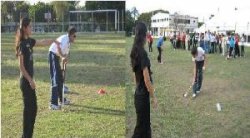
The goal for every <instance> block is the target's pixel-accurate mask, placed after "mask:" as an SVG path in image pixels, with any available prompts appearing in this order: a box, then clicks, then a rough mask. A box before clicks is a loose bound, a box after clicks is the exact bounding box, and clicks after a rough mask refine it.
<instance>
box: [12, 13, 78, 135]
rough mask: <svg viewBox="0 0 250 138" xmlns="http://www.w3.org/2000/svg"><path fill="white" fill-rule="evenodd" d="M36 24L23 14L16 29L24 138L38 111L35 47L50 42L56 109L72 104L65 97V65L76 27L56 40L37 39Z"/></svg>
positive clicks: (51, 72)
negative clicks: (63, 91) (63, 93)
mask: <svg viewBox="0 0 250 138" xmlns="http://www.w3.org/2000/svg"><path fill="white" fill-rule="evenodd" d="M31 33H32V25H31V20H30V19H29V18H22V19H21V22H20V27H19V28H18V30H17V32H16V48H15V50H16V57H17V58H18V60H19V68H20V89H21V91H22V96H23V103H24V110H23V134H22V137H23V138H31V137H32V135H33V129H34V124H35V119H36V115H37V98H36V84H35V81H34V67H33V48H34V47H37V46H50V48H49V64H50V79H51V104H50V106H49V108H50V109H52V110H59V109H60V105H59V104H58V99H59V100H60V102H62V104H65V105H66V104H69V101H68V100H67V99H63V98H62V89H63V88H62V82H63V77H62V69H63V68H61V65H60V61H62V62H63V66H64V65H65V64H67V61H68V60H67V59H68V54H69V48H70V44H71V43H73V42H74V40H75V38H76V29H75V28H74V27H70V28H69V30H68V34H65V35H62V36H60V37H59V38H57V39H56V40H53V39H44V40H36V39H33V38H31Z"/></svg>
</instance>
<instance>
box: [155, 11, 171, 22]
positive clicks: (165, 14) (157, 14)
mask: <svg viewBox="0 0 250 138" xmlns="http://www.w3.org/2000/svg"><path fill="white" fill-rule="evenodd" d="M166 17H169V14H168V13H162V12H159V13H156V14H155V15H153V16H152V17H151V20H155V19H163V18H166Z"/></svg>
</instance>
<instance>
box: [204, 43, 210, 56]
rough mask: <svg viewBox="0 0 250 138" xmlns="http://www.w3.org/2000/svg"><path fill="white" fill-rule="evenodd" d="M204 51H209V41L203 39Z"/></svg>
mask: <svg viewBox="0 0 250 138" xmlns="http://www.w3.org/2000/svg"><path fill="white" fill-rule="evenodd" d="M204 46H205V53H206V54H207V53H208V52H209V41H205V44H204Z"/></svg>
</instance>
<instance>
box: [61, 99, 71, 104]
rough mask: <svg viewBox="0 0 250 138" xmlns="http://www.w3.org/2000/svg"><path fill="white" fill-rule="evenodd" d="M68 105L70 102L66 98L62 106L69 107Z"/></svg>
mask: <svg viewBox="0 0 250 138" xmlns="http://www.w3.org/2000/svg"><path fill="white" fill-rule="evenodd" d="M60 103H61V105H62V102H60ZM69 104H70V101H69V100H67V99H66V98H65V99H64V104H63V105H69Z"/></svg>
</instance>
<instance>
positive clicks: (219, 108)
mask: <svg viewBox="0 0 250 138" xmlns="http://www.w3.org/2000/svg"><path fill="white" fill-rule="evenodd" d="M216 107H217V111H219V112H220V111H221V106H220V103H217V104H216Z"/></svg>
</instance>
